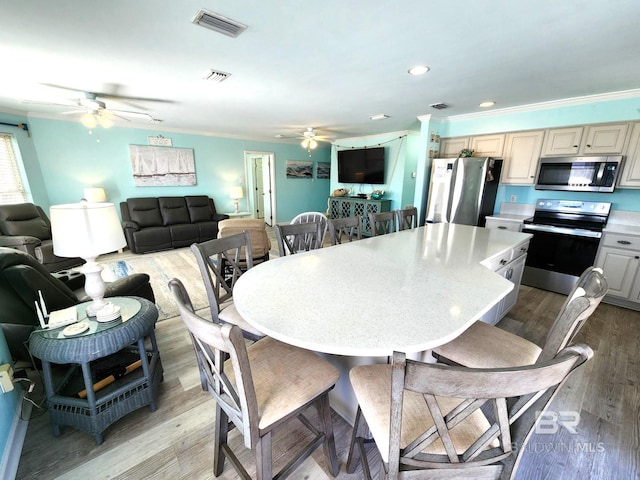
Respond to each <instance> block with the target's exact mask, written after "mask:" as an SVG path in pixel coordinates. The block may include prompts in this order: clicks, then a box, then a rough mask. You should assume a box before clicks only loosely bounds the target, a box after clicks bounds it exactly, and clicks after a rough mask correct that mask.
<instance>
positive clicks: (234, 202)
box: [233, 198, 238, 213]
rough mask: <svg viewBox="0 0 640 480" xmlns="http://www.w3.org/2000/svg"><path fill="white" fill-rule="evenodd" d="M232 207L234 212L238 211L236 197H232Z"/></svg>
mask: <svg viewBox="0 0 640 480" xmlns="http://www.w3.org/2000/svg"><path fill="white" fill-rule="evenodd" d="M233 207H234V208H235V212H234V213H238V199H237V198H234V199H233Z"/></svg>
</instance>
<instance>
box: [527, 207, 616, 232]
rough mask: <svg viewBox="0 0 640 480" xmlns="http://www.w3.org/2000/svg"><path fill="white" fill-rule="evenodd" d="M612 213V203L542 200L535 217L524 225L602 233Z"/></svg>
mask: <svg viewBox="0 0 640 480" xmlns="http://www.w3.org/2000/svg"><path fill="white" fill-rule="evenodd" d="M610 211H611V203H607V202H586V201H580V200H552V199H541V200H538V201H537V202H536V209H535V212H534V215H533V217H531V218H528V219H526V220H525V221H524V223H525V224H535V225H550V226H554V227H566V228H577V229H583V230H593V231H602V230H603V229H604V227H605V226H606V224H607V220H608V219H609V212H610Z"/></svg>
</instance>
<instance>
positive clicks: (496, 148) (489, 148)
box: [469, 133, 504, 158]
mask: <svg viewBox="0 0 640 480" xmlns="http://www.w3.org/2000/svg"><path fill="white" fill-rule="evenodd" d="M470 144H471V146H470V147H469V149H470V150H473V156H474V157H494V158H501V157H502V151H503V149H504V133H499V134H497V135H480V136H477V137H471V143H470Z"/></svg>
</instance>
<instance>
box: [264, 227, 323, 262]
mask: <svg viewBox="0 0 640 480" xmlns="http://www.w3.org/2000/svg"><path fill="white" fill-rule="evenodd" d="M273 229H274V230H275V234H276V241H277V243H278V251H279V252H280V256H281V257H284V256H285V255H293V254H295V253H298V252H307V251H309V250H316V249H318V248H320V247H322V240H321V238H322V233H321V224H320V223H319V222H304V223H292V224H289V225H287V224H276V225H275V226H274V227H273Z"/></svg>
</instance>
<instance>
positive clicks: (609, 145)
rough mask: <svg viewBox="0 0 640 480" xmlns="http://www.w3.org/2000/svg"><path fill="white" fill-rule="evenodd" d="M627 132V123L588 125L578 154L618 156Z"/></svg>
mask: <svg viewBox="0 0 640 480" xmlns="http://www.w3.org/2000/svg"><path fill="white" fill-rule="evenodd" d="M628 131H629V124H628V123H609V124H606V125H590V126H588V127H587V130H586V133H585V136H584V139H583V140H582V144H581V145H580V152H579V153H580V154H585V155H592V154H603V155H609V154H616V153H617V154H620V153H622V149H623V148H624V142H625V140H626V139H627V132H628Z"/></svg>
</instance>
